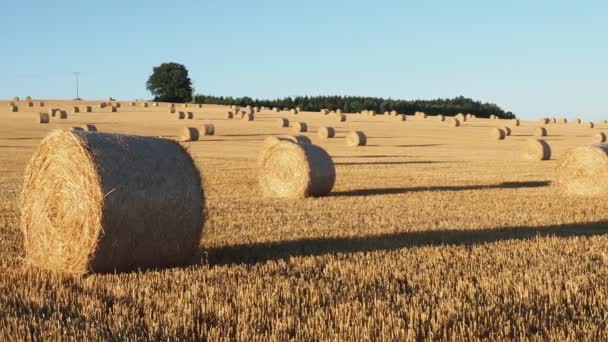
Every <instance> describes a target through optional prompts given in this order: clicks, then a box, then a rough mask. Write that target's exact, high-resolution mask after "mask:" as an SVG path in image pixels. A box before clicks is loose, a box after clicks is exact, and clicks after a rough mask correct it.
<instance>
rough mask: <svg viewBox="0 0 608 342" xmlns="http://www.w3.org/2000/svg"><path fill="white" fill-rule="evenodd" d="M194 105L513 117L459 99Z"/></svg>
mask: <svg viewBox="0 0 608 342" xmlns="http://www.w3.org/2000/svg"><path fill="white" fill-rule="evenodd" d="M194 100H195V102H197V103H207V104H220V105H238V106H246V105H252V106H265V107H271V108H272V107H278V108H285V107H287V108H294V107H300V109H302V110H304V111H313V112H316V111H319V110H321V109H323V108H327V109H330V110H335V109H338V108H340V109H342V110H343V111H345V112H347V113H354V112H360V111H362V110H366V109H367V110H375V111H376V112H377V113H383V112H384V111H387V110H388V111H391V110H396V111H397V112H399V113H401V114H414V113H415V112H425V113H426V114H429V115H437V114H443V115H446V116H454V115H456V114H458V113H463V114H468V113H470V114H474V115H476V116H477V117H480V118H487V117H489V116H490V115H492V114H494V115H496V116H498V117H499V118H503V119H513V118H515V114H513V113H511V112H506V111H504V110H503V109H502V108H500V107H499V106H498V105H496V104H493V103H487V102H480V101H476V100H473V99H470V98H466V97H463V96H459V97H455V98H453V99H434V100H393V99H383V98H377V97H362V96H312V97H309V96H298V97H287V98H283V99H275V100H258V99H256V100H253V99H251V98H250V97H242V98H234V97H222V96H219V97H218V96H210V95H196V96H195V98H194Z"/></svg>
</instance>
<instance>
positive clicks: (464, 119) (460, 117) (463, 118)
mask: <svg viewBox="0 0 608 342" xmlns="http://www.w3.org/2000/svg"><path fill="white" fill-rule="evenodd" d="M455 118H456V119H458V120H459V121H460V122H465V121H467V119H466V117H465V116H464V114H462V113H458V114H456V116H455Z"/></svg>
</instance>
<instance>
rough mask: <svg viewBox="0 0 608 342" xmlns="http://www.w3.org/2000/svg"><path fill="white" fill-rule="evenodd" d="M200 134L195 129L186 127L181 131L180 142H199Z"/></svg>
mask: <svg viewBox="0 0 608 342" xmlns="http://www.w3.org/2000/svg"><path fill="white" fill-rule="evenodd" d="M199 136H200V133H199V131H198V129H197V128H195V127H184V128H182V129H181V130H180V134H179V136H178V140H179V141H197V140H198V138H199Z"/></svg>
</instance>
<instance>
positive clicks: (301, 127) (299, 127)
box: [291, 121, 308, 133]
mask: <svg viewBox="0 0 608 342" xmlns="http://www.w3.org/2000/svg"><path fill="white" fill-rule="evenodd" d="M291 128H292V131H293V132H294V133H301V132H307V131H308V125H307V124H306V123H305V122H298V121H294V122H293V124H292V125H291Z"/></svg>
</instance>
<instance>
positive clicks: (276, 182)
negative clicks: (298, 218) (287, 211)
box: [259, 141, 336, 198]
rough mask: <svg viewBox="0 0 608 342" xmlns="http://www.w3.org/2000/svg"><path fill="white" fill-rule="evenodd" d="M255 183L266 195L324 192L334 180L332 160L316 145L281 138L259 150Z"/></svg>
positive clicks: (278, 196) (328, 190)
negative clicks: (281, 139)
mask: <svg viewBox="0 0 608 342" xmlns="http://www.w3.org/2000/svg"><path fill="white" fill-rule="evenodd" d="M259 168H260V170H259V183H260V188H261V190H262V193H263V194H264V195H265V196H267V197H277V198H304V197H310V196H324V195H327V194H328V193H329V192H331V189H332V188H333V186H334V183H335V181H336V169H335V166H334V162H333V160H332V159H331V157H330V156H329V154H327V152H325V150H324V149H322V148H321V147H319V146H316V145H312V144H294V143H292V142H286V141H281V142H279V143H277V144H274V145H273V146H271V147H269V148H268V149H266V150H265V151H263V152H262V156H261V157H260V159H259Z"/></svg>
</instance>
